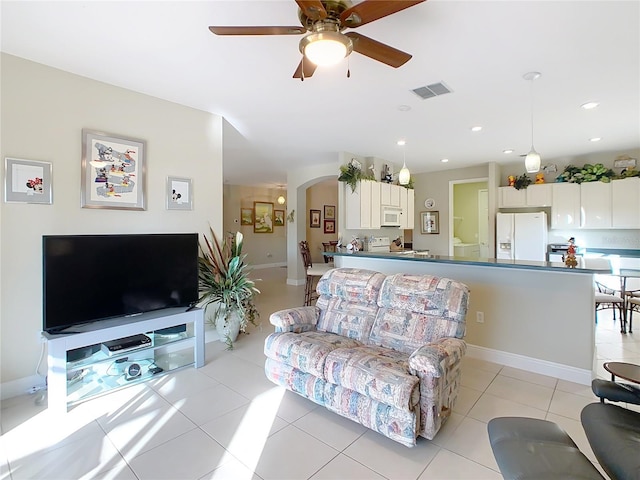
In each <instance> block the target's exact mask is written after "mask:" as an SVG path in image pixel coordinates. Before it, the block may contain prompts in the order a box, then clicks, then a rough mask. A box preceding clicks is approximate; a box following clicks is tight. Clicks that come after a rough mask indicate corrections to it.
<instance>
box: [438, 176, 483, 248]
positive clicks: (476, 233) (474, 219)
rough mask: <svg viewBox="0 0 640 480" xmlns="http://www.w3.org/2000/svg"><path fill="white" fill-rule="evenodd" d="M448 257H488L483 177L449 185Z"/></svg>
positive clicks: (453, 181)
mask: <svg viewBox="0 0 640 480" xmlns="http://www.w3.org/2000/svg"><path fill="white" fill-rule="evenodd" d="M448 240H449V255H452V256H459V257H468V258H489V256H490V252H489V190H488V179H487V178H473V179H466V180H452V181H450V182H449V239H448Z"/></svg>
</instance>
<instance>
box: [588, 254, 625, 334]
mask: <svg viewBox="0 0 640 480" xmlns="http://www.w3.org/2000/svg"><path fill="white" fill-rule="evenodd" d="M583 265H584V268H590V269H594V270H609V271H611V262H610V261H609V259H607V258H602V257H585V258H584V259H583ZM593 277H594V289H595V308H596V322H597V321H598V313H597V312H598V310H606V309H613V321H614V322H615V320H616V311H617V312H618V313H619V314H620V331H621V332H622V333H625V332H626V330H627V329H626V325H625V324H624V323H625V322H624V318H625V316H624V308H625V300H624V298H622V296H621V295H620V291H619V290H618V289H616V287H615V282H616V280H617V279H616V277H615V276H613V275H605V274H596V275H594V276H593ZM618 283H619V280H618Z"/></svg>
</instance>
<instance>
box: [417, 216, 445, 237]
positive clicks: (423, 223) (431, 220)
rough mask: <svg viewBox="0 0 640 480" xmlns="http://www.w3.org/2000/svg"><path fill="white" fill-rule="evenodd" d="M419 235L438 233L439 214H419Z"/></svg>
mask: <svg viewBox="0 0 640 480" xmlns="http://www.w3.org/2000/svg"><path fill="white" fill-rule="evenodd" d="M420 233H423V234H438V233H440V214H439V212H420Z"/></svg>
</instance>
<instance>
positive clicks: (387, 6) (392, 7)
mask: <svg viewBox="0 0 640 480" xmlns="http://www.w3.org/2000/svg"><path fill="white" fill-rule="evenodd" d="M425 1H426V0H386V1H384V0H364V2H361V3H358V4H356V5H354V6H353V7H351V8H347V9H346V10H345V11H344V12H342V14H341V15H340V22H341V23H342V25H344V26H346V27H350V28H356V27H359V26H360V25H364V24H366V23H370V22H373V21H374V20H378V19H380V18H382V17H386V16H388V15H391V14H393V13H396V12H399V11H401V10H404V9H405V8H409V7H413V6H414V5H417V4H418V3H422V2H425Z"/></svg>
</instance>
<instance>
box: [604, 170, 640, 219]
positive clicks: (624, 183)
mask: <svg viewBox="0 0 640 480" xmlns="http://www.w3.org/2000/svg"><path fill="white" fill-rule="evenodd" d="M611 225H612V227H614V228H640V178H639V177H633V178H625V179H622V180H613V181H612V182H611Z"/></svg>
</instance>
